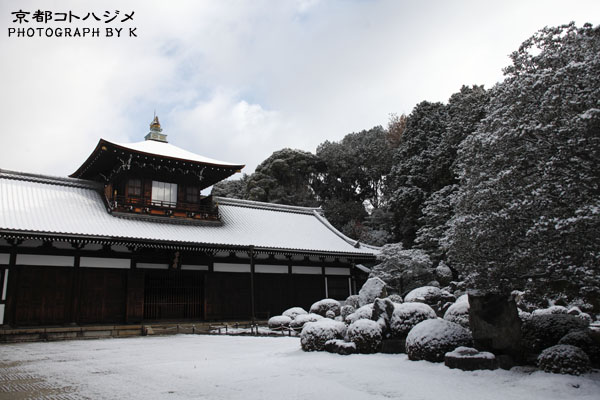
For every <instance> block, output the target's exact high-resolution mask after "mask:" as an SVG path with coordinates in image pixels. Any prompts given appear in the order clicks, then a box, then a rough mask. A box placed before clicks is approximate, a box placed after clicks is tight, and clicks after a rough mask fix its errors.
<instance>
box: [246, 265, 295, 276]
mask: <svg viewBox="0 0 600 400" xmlns="http://www.w3.org/2000/svg"><path fill="white" fill-rule="evenodd" d="M254 272H256V273H259V274H287V273H288V266H287V265H265V264H255V265H254Z"/></svg>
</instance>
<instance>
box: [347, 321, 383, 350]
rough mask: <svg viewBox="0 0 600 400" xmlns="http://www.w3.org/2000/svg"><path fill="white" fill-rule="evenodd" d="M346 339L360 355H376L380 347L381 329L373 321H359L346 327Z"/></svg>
mask: <svg viewBox="0 0 600 400" xmlns="http://www.w3.org/2000/svg"><path fill="white" fill-rule="evenodd" d="M348 339H349V340H350V341H351V342H352V343H354V344H355V345H356V349H357V350H358V351H359V352H360V353H376V352H377V351H378V350H379V348H380V346H381V327H380V326H379V324H378V323H377V322H375V321H371V320H368V319H359V320H358V321H356V322H353V323H351V324H350V326H349V327H348Z"/></svg>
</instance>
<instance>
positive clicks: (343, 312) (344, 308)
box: [340, 304, 356, 321]
mask: <svg viewBox="0 0 600 400" xmlns="http://www.w3.org/2000/svg"><path fill="white" fill-rule="evenodd" d="M354 311H356V308H355V307H353V306H351V305H349V304H346V305H345V306H342V308H341V309H340V315H341V316H342V321H345V320H346V317H347V316H348V315H350V314H352V313H353V312H354Z"/></svg>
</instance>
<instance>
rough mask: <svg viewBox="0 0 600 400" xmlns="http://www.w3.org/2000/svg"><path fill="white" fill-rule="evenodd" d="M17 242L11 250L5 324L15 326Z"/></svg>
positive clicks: (17, 271) (17, 275)
mask: <svg viewBox="0 0 600 400" xmlns="http://www.w3.org/2000/svg"><path fill="white" fill-rule="evenodd" d="M17 243H18V242H17V241H15V242H14V243H13V245H12V247H11V249H10V257H9V259H8V282H7V286H6V303H5V307H4V324H5V325H10V326H15V325H16V314H17V289H18V283H19V270H18V269H17V268H16V265H17Z"/></svg>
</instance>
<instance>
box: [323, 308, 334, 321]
mask: <svg viewBox="0 0 600 400" xmlns="http://www.w3.org/2000/svg"><path fill="white" fill-rule="evenodd" d="M325 318H330V319H335V313H334V312H333V311H332V310H327V312H326V313H325Z"/></svg>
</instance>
